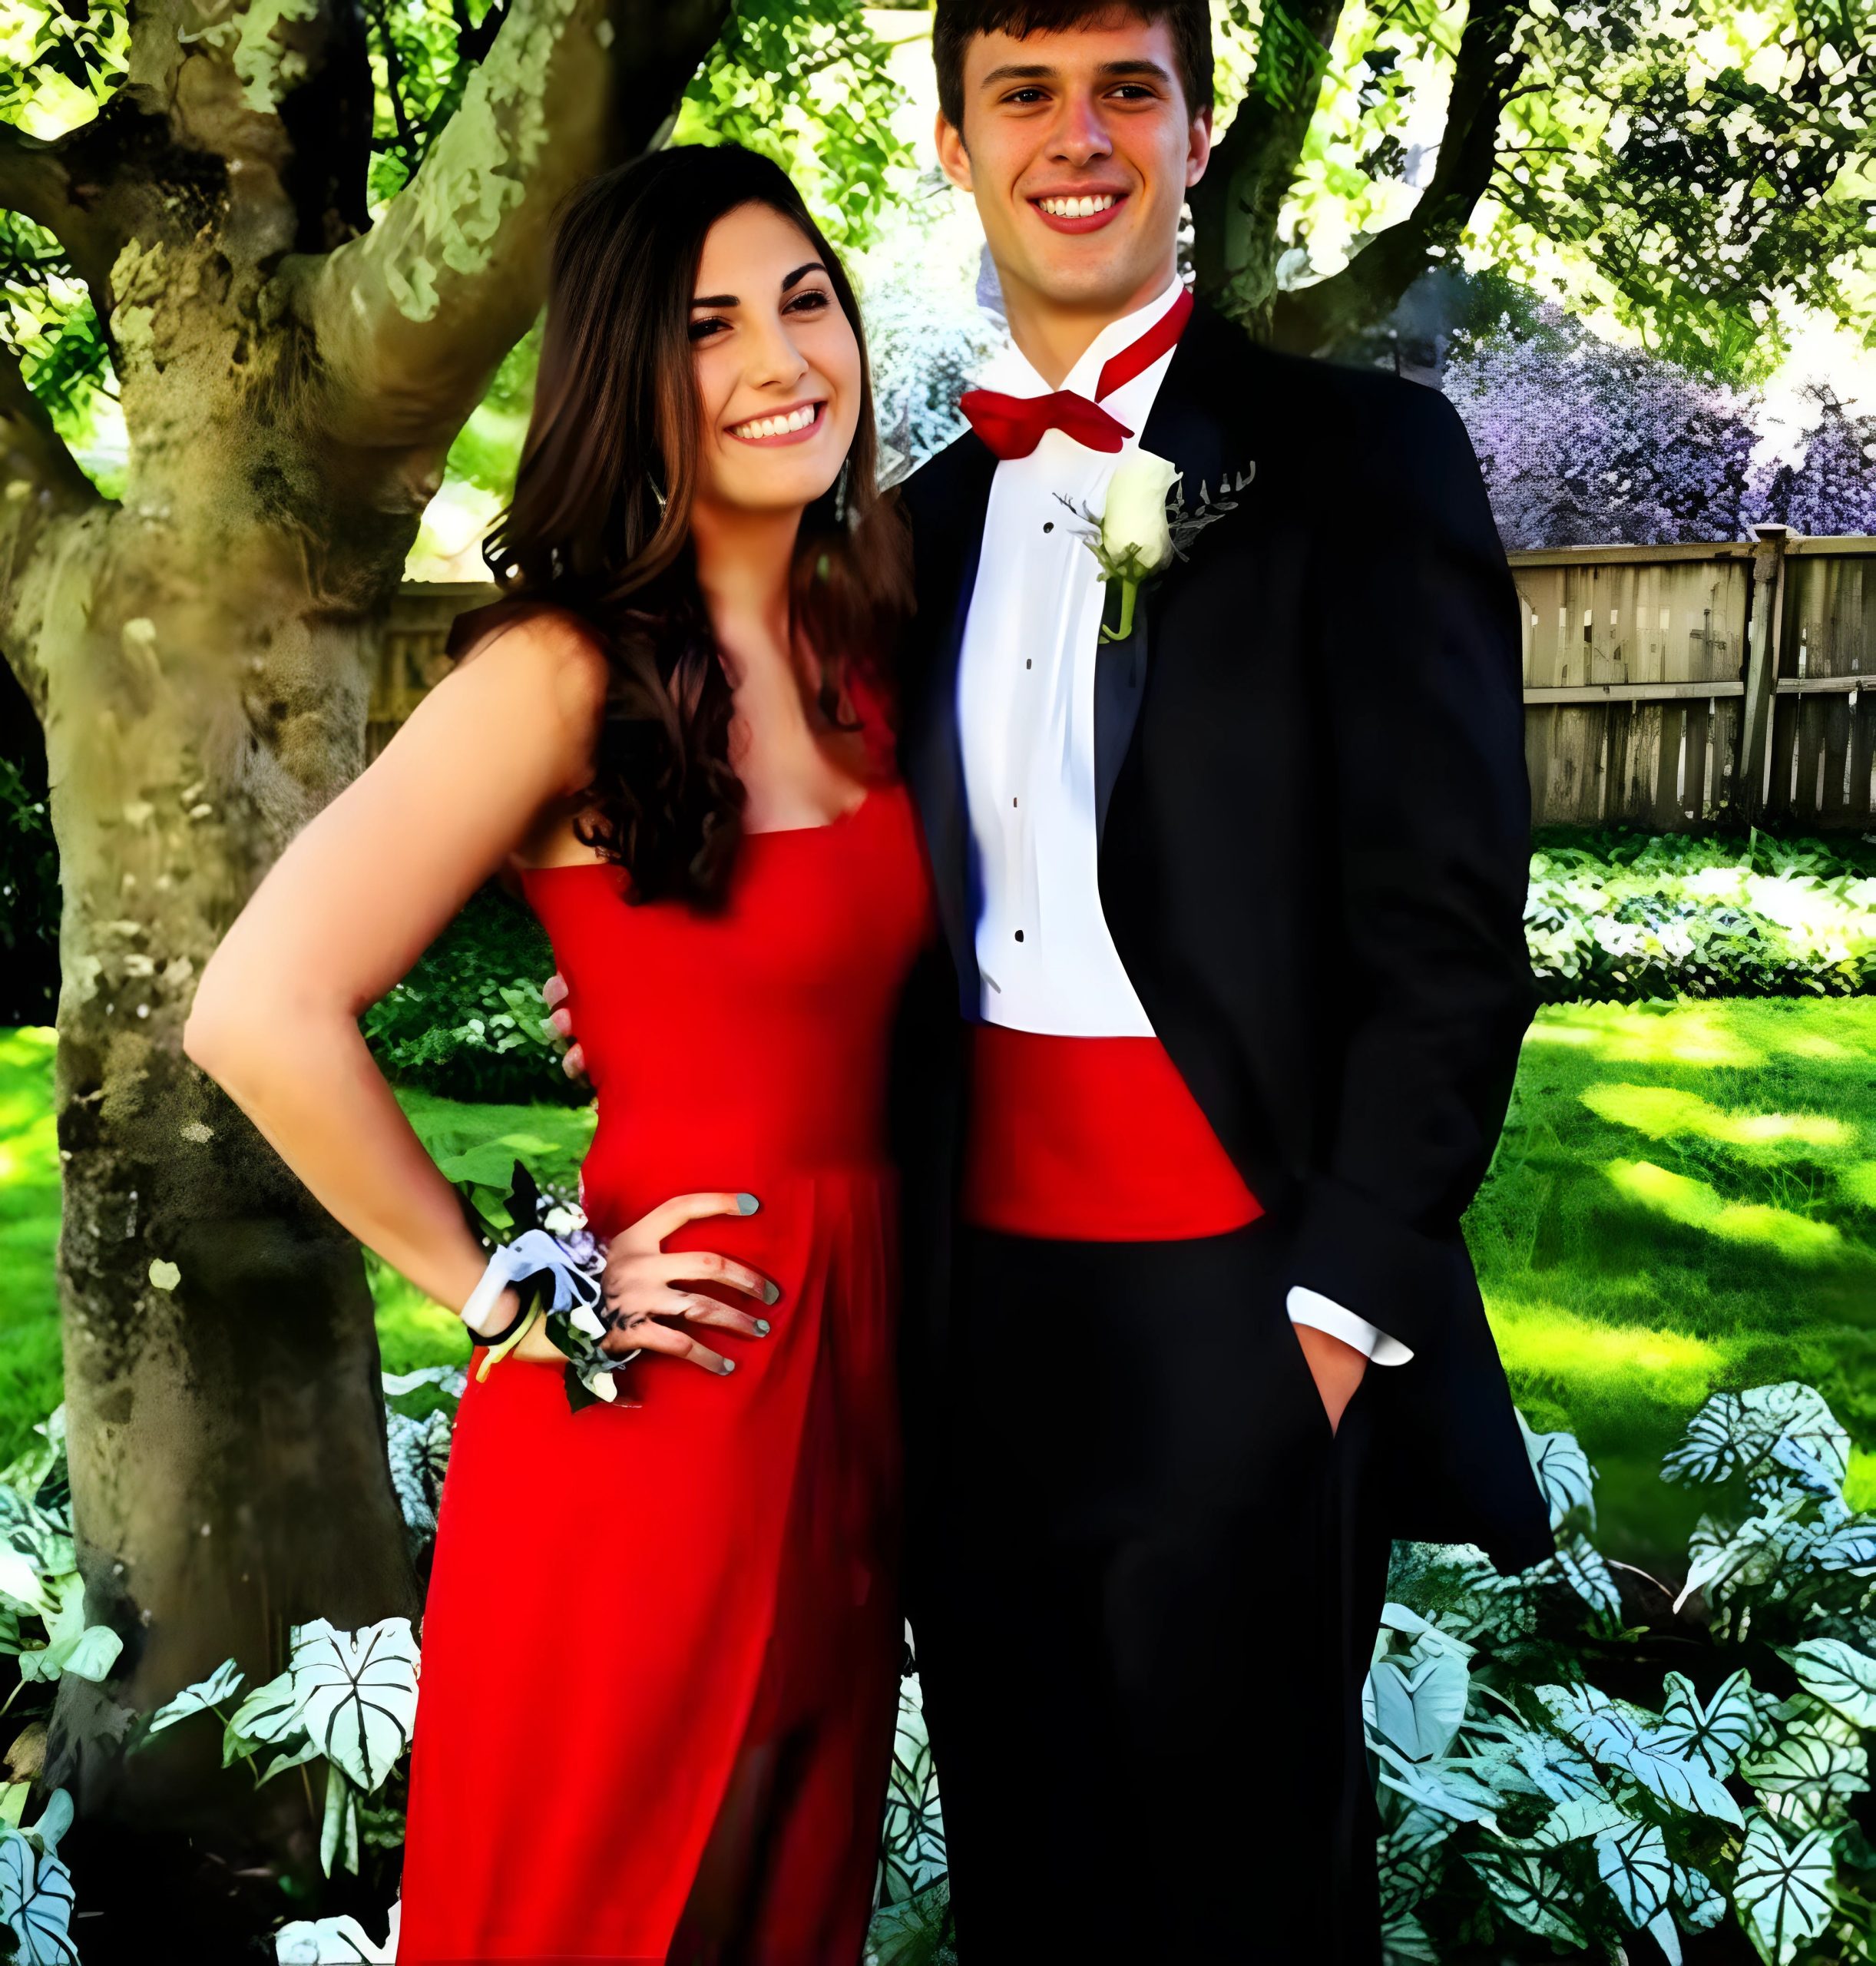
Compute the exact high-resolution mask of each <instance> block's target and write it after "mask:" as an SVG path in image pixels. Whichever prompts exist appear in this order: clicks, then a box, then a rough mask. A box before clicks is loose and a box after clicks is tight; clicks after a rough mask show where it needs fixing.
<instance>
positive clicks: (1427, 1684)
mask: <svg viewBox="0 0 1876 1966" xmlns="http://www.w3.org/2000/svg"><path fill="white" fill-rule="evenodd" d="M1470 1686H1471V1674H1470V1673H1469V1672H1468V1671H1467V1666H1466V1662H1465V1660H1464V1659H1463V1658H1461V1657H1459V1656H1458V1655H1457V1653H1453V1652H1450V1651H1445V1650H1438V1651H1434V1652H1430V1653H1427V1654H1425V1655H1424V1657H1418V1658H1416V1657H1414V1655H1413V1654H1411V1653H1409V1654H1408V1655H1407V1657H1405V1658H1404V1659H1395V1658H1387V1659H1382V1660H1378V1661H1377V1662H1376V1663H1375V1665H1373V1666H1371V1667H1370V1668H1369V1670H1368V1692H1369V1693H1370V1695H1371V1698H1370V1699H1369V1700H1368V1702H1366V1703H1365V1704H1366V1706H1368V1709H1369V1710H1370V1711H1371V1714H1372V1716H1373V1725H1374V1726H1375V1729H1376V1730H1377V1731H1378V1732H1379V1733H1381V1734H1383V1735H1385V1736H1386V1737H1387V1739H1389V1740H1390V1741H1391V1742H1392V1743H1394V1745H1395V1746H1396V1747H1398V1749H1400V1750H1401V1753H1403V1754H1404V1755H1405V1756H1407V1758H1408V1759H1409V1760H1410V1761H1416V1762H1424V1761H1431V1760H1434V1759H1437V1758H1438V1756H1441V1755H1443V1754H1444V1753H1445V1752H1446V1751H1447V1749H1448V1748H1449V1747H1451V1746H1452V1744H1453V1737H1454V1735H1455V1734H1457V1733H1458V1731H1459V1725H1460V1723H1461V1721H1462V1720H1464V1718H1465V1716H1466V1700H1467V1693H1468V1691H1469V1689H1470Z"/></svg>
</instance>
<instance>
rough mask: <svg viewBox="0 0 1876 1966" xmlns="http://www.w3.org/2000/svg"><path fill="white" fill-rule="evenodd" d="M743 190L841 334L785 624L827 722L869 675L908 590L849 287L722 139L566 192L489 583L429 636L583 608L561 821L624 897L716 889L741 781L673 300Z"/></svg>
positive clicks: (682, 333) (687, 353) (877, 675)
mask: <svg viewBox="0 0 1876 1966" xmlns="http://www.w3.org/2000/svg"><path fill="white" fill-rule="evenodd" d="M751 203H756V204H766V205H769V206H771V207H773V208H774V209H775V210H776V211H778V212H779V213H782V216H783V217H786V218H787V219H789V220H792V222H793V223H795V224H796V225H797V226H799V227H800V228H801V230H802V232H803V233H805V234H806V237H807V238H808V240H809V243H810V244H811V245H812V247H813V249H814V250H815V252H816V254H817V255H818V257H819V259H820V260H821V262H822V264H823V265H824V266H826V269H827V273H828V278H829V282H830V283H831V284H832V287H833V290H834V294H835V298H836V299H837V300H839V303H840V306H841V309H842V312H844V313H845V315H846V316H847V319H848V320H849V322H850V323H852V327H853V332H854V334H855V337H856V339H858V340H859V344H860V364H861V376H862V382H861V392H860V408H859V426H858V428H857V429H856V431H855V435H854V439H853V445H852V450H851V451H850V452H849V455H848V465H847V472H846V479H847V483H846V492H845V501H846V515H845V520H844V521H842V520H840V519H838V518H836V517H835V505H836V491H837V487H830V488H829V491H828V492H827V493H826V495H823V496H822V498H818V499H816V501H814V503H813V504H812V505H810V506H809V508H808V509H807V511H806V513H805V514H804V515H803V517H802V525H801V531H800V535H799V540H798V541H797V544H796V553H795V559H794V566H793V571H792V578H791V582H790V595H791V614H792V621H791V628H792V631H795V632H796V633H799V634H800V635H801V637H802V638H804V639H805V640H806V641H807V642H808V644H809V645H810V646H811V647H812V648H813V650H815V652H816V655H817V656H818V657H819V660H820V665H821V685H820V692H819V702H820V707H821V709H822V712H823V713H824V714H826V716H827V717H828V718H829V721H830V722H833V721H835V720H837V717H838V707H839V703H841V701H842V693H843V690H844V688H845V683H846V680H847V678H848V677H849V675H850V674H857V675H858V676H859V677H860V678H861V680H862V681H863V682H865V683H870V684H872V686H873V687H874V688H875V690H876V691H877V692H878V693H880V694H881V695H882V696H885V695H888V694H889V692H888V691H887V690H885V676H884V674H883V670H884V657H885V650H887V649H888V648H889V647H890V645H891V644H892V640H893V638H894V637H895V634H896V632H897V630H898V626H899V624H900V623H901V621H902V620H903V618H904V617H905V613H906V611H908V608H909V606H910V601H911V576H910V552H909V548H908V542H907V535H906V531H905V521H904V519H903V517H902V515H901V513H900V512H899V511H898V501H897V500H896V498H893V497H892V496H890V495H887V496H884V497H882V495H881V494H880V492H879V491H878V486H877V481H876V475H875V474H876V466H877V455H878V443H877V439H876V437H875V431H874V424H873V394H872V377H871V375H870V373H869V370H868V368H867V363H866V339H865V330H864V329H863V328H862V324H861V320H860V310H859V303H858V302H857V301H856V300H855V298H854V294H853V289H852V285H851V283H849V280H848V278H847V276H846V273H845V270H844V269H843V268H842V266H841V263H840V262H839V259H838V258H837V257H835V253H834V251H833V249H832V247H830V246H829V244H828V243H827V241H826V239H825V238H824V237H822V233H821V231H820V230H819V227H817V226H816V224H815V223H814V220H812V217H809V213H808V210H807V207H806V206H805V205H804V204H802V200H801V195H800V194H799V192H798V191H797V190H796V188H795V187H794V185H793V184H792V182H791V181H790V180H789V177H788V174H787V173H786V171H784V170H782V169H781V168H780V167H779V165H777V164H773V163H772V162H771V161H769V159H768V158H766V157H759V156H758V155H756V154H755V153H754V152H753V151H746V150H744V149H742V148H740V147H738V146H736V145H733V144H723V145H720V146H710V147H706V146H702V145H680V146H678V147H675V148H673V149H670V150H663V151H655V152H653V154H650V156H647V157H641V158H640V159H638V160H637V161H635V162H633V163H631V164H624V165H621V166H620V167H618V168H617V169H615V170H609V171H606V172H604V173H602V174H601V175H599V176H597V177H593V178H591V179H589V180H587V181H586V182H585V183H584V184H581V185H580V186H579V187H577V188H576V189H575V190H574V192H573V193H572V194H570V196H569V197H568V199H567V202H566V204H565V205H564V207H563V209H562V211H561V217H560V219H559V221H558V227H557V229H556V232H555V237H554V253H553V260H552V266H551V273H550V276H549V283H548V307H547V325H546V329H545V332H544V336H543V337H542V343H541V368H540V374H539V377H538V381H537V382H536V385H535V392H534V413H533V415H532V416H531V419H530V420H529V422H528V435H527V439H526V441H525V442H524V445H523V446H522V450H521V464H520V467H519V469H518V472H517V474H516V477H515V483H514V497H513V498H512V499H511V501H510V502H509V505H508V508H507V510H506V511H505V512H504V513H503V515H501V518H499V519H498V521H497V522H496V524H495V527H494V528H493V529H492V530H491V533H490V535H489V537H488V539H487V540H486V541H485V542H484V544H483V548H482V557H483V558H484V559H485V561H486V562H487V563H488V567H489V568H490V570H491V572H492V573H493V574H494V575H495V579H496V581H497V582H498V584H500V586H501V587H502V588H503V589H504V590H505V592H504V594H503V596H502V597H501V599H499V600H498V601H491V602H490V603H489V604H488V605H487V606H485V607H477V608H472V609H471V610H470V611H468V612H467V613H465V614H460V615H458V617H456V620H455V624H454V625H453V626H452V628H451V630H450V634H449V638H448V644H447V649H448V654H450V655H451V656H452V657H454V656H458V655H461V654H464V653H465V651H466V650H468V648H470V647H471V646H472V645H473V644H475V643H476V642H478V641H479V640H481V639H482V638H483V637H484V636H485V635H486V634H488V632H489V631H490V630H491V629H492V628H494V627H496V626H498V625H505V624H507V622H508V621H509V620H510V619H511V618H512V617H515V616H517V615H519V614H523V613H526V612H531V611H534V610H535V609H537V608H540V607H560V608H564V609H566V610H567V611H570V612H571V613H572V614H575V615H577V616H578V617H580V618H581V620H582V621H584V623H585V624H587V626H588V627H590V628H591V631H593V633H594V635H595V636H596V637H597V639H598V640H599V641H600V642H601V644H602V645H603V646H604V648H605V650H606V653H607V660H608V661H609V662H610V665H611V669H612V680H611V684H610V689H609V690H608V693H607V706H606V714H605V717H604V723H603V724H602V726H601V735H600V740H599V743H598V747H597V753H596V756H595V758H594V779H593V783H592V786H591V793H590V796H591V812H590V813H589V815H588V816H587V817H585V818H584V819H582V820H581V822H578V824H577V826H576V828H575V830H576V832H577V834H578V836H579V837H580V839H581V840H582V841H583V842H584V843H585V844H586V845H587V846H593V847H595V848H597V849H599V851H600V852H601V855H602V856H603V857H604V858H606V859H613V860H617V861H619V862H621V863H622V864H623V865H624V866H625V867H626V869H627V871H628V872H629V873H630V876H631V883H630V889H631V894H632V898H633V899H635V900H639V901H651V900H657V899H662V898H664V897H667V896H670V897H675V898H680V899H686V900H688V901H690V902H693V904H695V905H698V906H700V907H702V908H704V909H711V908H714V907H718V906H720V905H721V904H722V902H723V899H724V897H725V892H726V885H727V882H728V880H729V876H730V869H731V867H732V866H733V862H734V860H735V857H736V847H737V844H738V842H739V840H740V839H741V837H742V814H743V786H742V783H741V781H740V780H739V779H738V777H737V776H736V773H735V772H734V770H733V769H732V768H731V766H730V761H729V756H728V739H729V729H730V714H731V710H732V707H733V706H732V703H731V698H730V683H729V680H728V678H727V677H726V676H725V674H724V673H723V665H722V664H721V662H720V660H719V658H718V653H717V648H716V638H715V637H714V635H713V633H712V631H711V628H710V619H709V616H708V614H706V611H705V608H704V606H703V597H702V594H701V593H700V591H699V588H698V586H697V581H696V563H695V559H694V556H693V549H692V546H691V543H690V513H691V507H692V504H693V501H694V499H695V498H696V490H697V482H698V475H699V463H698V453H699V445H700V427H701V419H702V412H701V408H700V400H699V398H698V395H697V389H696V376H695V371H694V367H693V363H694V359H695V358H694V356H693V349H692V343H691V339H690V306H691V300H692V297H693V293H694V292H695V290H696V276H697V267H698V264H699V263H700V260H701V257H702V255H703V241H704V237H705V235H706V233H708V232H709V230H710V227H712V226H713V225H714V224H715V223H716V221H717V220H718V219H720V218H721V217H723V215H724V214H725V213H727V212H730V211H733V210H736V208H737V207H739V206H742V205H746V204H751ZM654 482H655V485H656V489H655V490H654ZM658 492H663V495H664V503H663V505H660V503H659V501H658V495H657V494H658Z"/></svg>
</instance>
